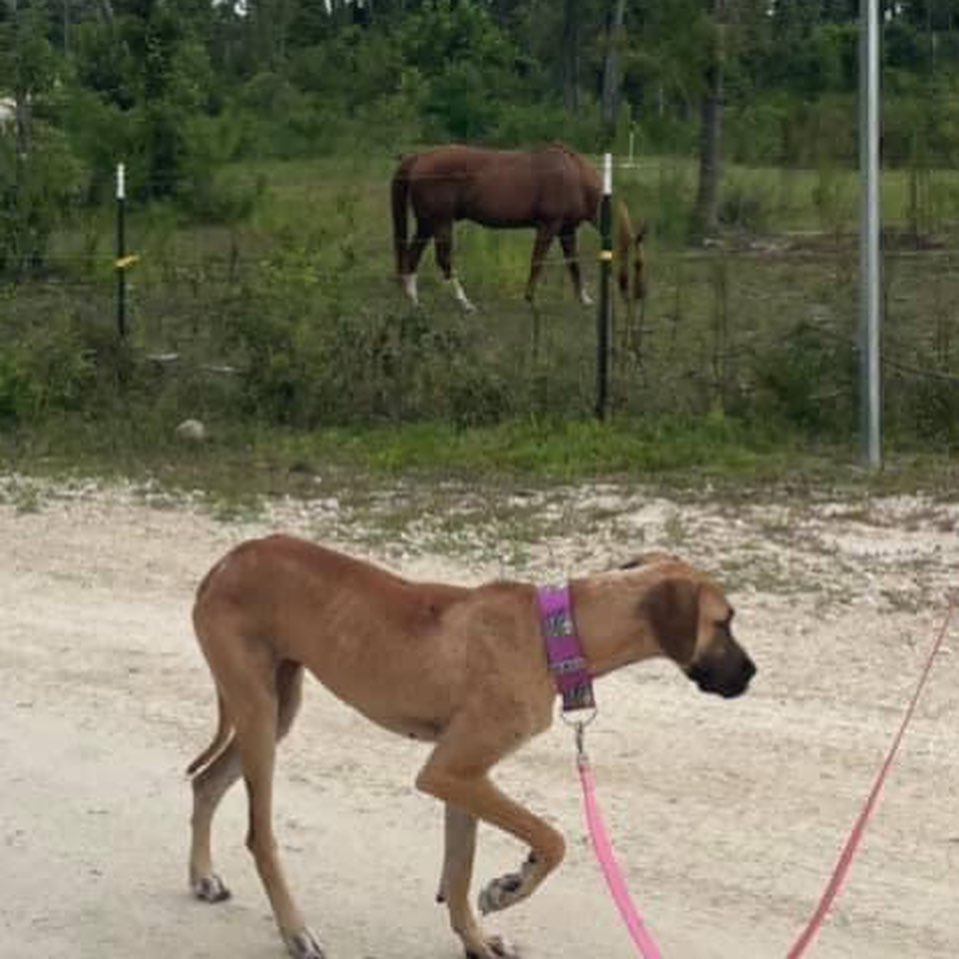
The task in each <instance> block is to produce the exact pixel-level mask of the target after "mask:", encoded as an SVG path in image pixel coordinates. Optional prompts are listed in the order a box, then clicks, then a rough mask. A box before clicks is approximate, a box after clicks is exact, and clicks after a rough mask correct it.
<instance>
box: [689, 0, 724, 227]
mask: <svg viewBox="0 0 959 959" xmlns="http://www.w3.org/2000/svg"><path fill="white" fill-rule="evenodd" d="M712 4H713V39H712V49H711V50H710V54H709V65H708V66H707V68H706V77H705V79H706V84H705V90H704V92H703V98H702V104H701V113H700V130H699V189H698V191H697V194H696V210H695V214H694V232H695V233H696V235H697V236H698V237H700V238H702V237H707V236H710V235H712V234H715V233H716V232H717V231H718V229H719V199H720V191H721V188H722V176H723V157H722V146H723V72H724V60H725V52H726V51H725V44H726V38H725V31H726V23H725V18H726V0H712Z"/></svg>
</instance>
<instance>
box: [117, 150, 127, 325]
mask: <svg viewBox="0 0 959 959" xmlns="http://www.w3.org/2000/svg"><path fill="white" fill-rule="evenodd" d="M125 175H126V169H125V167H124V165H123V164H122V163H118V164H117V258H116V271H117V332H118V333H119V334H120V337H121V338H124V337H126V335H127V266H128V263H127V259H126V222H125V219H126V182H125V180H126V176H125Z"/></svg>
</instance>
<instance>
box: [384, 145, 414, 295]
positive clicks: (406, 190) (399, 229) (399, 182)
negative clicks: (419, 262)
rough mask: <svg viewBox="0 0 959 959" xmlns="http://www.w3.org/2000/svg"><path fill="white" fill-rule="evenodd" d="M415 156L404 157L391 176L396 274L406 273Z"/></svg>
mask: <svg viewBox="0 0 959 959" xmlns="http://www.w3.org/2000/svg"><path fill="white" fill-rule="evenodd" d="M415 159H416V157H415V155H411V156H408V157H404V158H403V160H402V161H401V162H400V165H399V166H398V167H397V168H396V173H394V174H393V182H392V184H391V187H390V192H391V195H392V200H393V247H394V249H395V250H396V272H397V274H398V275H399V276H403V274H404V273H406V236H407V226H406V211H407V207H408V206H409V198H410V171H411V170H412V167H413V161H414V160H415Z"/></svg>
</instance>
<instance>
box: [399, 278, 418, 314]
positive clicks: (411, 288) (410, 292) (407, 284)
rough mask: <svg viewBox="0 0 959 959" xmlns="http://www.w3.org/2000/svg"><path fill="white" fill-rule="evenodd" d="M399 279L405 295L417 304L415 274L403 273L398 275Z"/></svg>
mask: <svg viewBox="0 0 959 959" xmlns="http://www.w3.org/2000/svg"><path fill="white" fill-rule="evenodd" d="M400 280H402V282H403V289H404V290H406V295H407V296H408V297H409V298H410V299H411V300H412V301H413V303H414V305H415V306H419V305H420V300H419V296H418V295H417V293H416V274H415V273H404V274H403V275H402V276H401V277H400Z"/></svg>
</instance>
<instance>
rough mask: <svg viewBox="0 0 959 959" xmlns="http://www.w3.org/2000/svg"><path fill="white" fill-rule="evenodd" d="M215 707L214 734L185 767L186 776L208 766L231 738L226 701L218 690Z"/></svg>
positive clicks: (231, 726)
mask: <svg viewBox="0 0 959 959" xmlns="http://www.w3.org/2000/svg"><path fill="white" fill-rule="evenodd" d="M216 709H217V724H216V735H215V736H214V737H213V742H211V743H210V745H209V746H207V747H206V749H204V750H203V752H202V753H200V755H199V756H197V757H196V759H194V760H193V762H191V763H190V765H189V766H187V767H186V774H187V775H188V776H193V775H195V774H196V773H198V772H200V771H201V770H203V769H205V768H206V767H207V766H209V765H210V763H212V762H213V760H214V759H216V758H217V756H219V755H220V753H222V752H223V750H224V749H226V747H227V746H228V745H229V744H230V740H231V739H232V738H233V723H231V722H230V718H229V717H228V716H227V714H226V703H224V702H223V696H222V695H221V694H220V691H219V690H217V692H216Z"/></svg>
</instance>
